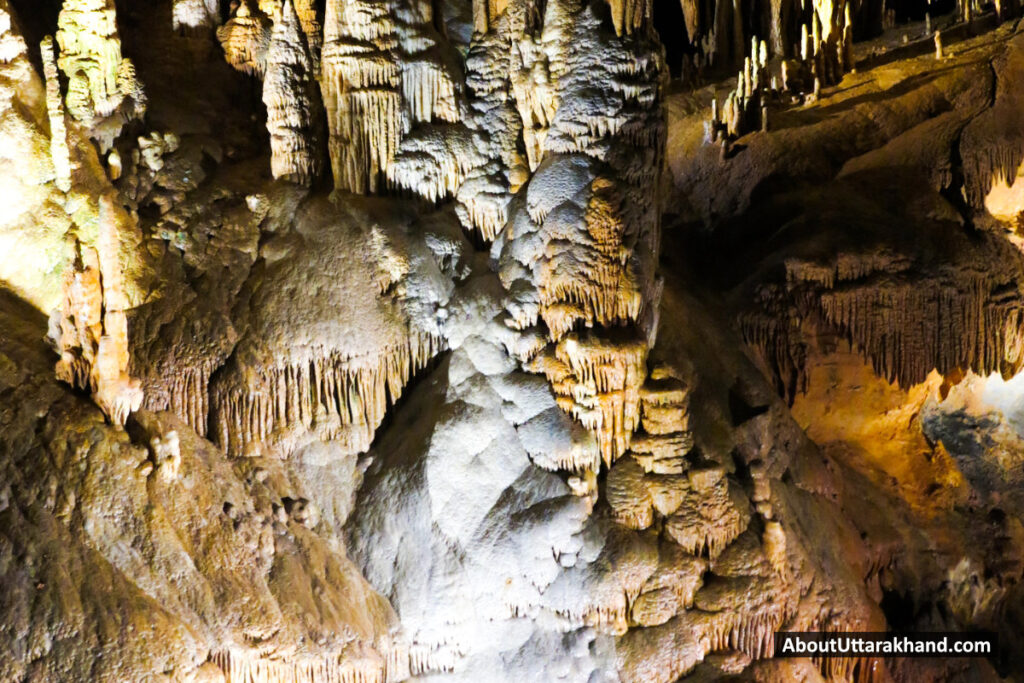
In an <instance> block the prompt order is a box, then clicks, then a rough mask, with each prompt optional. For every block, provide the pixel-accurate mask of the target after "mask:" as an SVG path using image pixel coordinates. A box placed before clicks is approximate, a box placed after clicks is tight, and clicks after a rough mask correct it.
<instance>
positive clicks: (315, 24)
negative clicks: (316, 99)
mask: <svg viewBox="0 0 1024 683" xmlns="http://www.w3.org/2000/svg"><path fill="white" fill-rule="evenodd" d="M316 5H317V3H316V0H295V13H296V14H297V15H298V17H299V24H300V25H301V26H302V35H303V36H305V39H306V47H307V48H308V49H309V57H310V59H311V60H312V65H313V74H314V75H317V76H318V75H319V74H320V54H321V51H322V50H323V41H324V27H323V26H321V25H320V18H319V17H318V16H317V9H316Z"/></svg>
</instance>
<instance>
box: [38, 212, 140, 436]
mask: <svg viewBox="0 0 1024 683" xmlns="http://www.w3.org/2000/svg"><path fill="white" fill-rule="evenodd" d="M119 249H120V247H119V238H118V226H117V222H116V217H115V215H114V208H113V204H112V202H111V200H110V199H109V198H106V197H104V198H102V199H101V200H100V211H99V237H98V239H97V242H96V246H95V247H90V246H86V245H81V244H80V245H79V254H78V257H77V261H76V263H75V264H74V265H73V266H72V267H70V268H68V269H67V271H66V273H65V281H64V303H63V305H62V307H61V319H60V333H59V338H58V339H57V340H56V341H57V346H58V349H59V351H60V356H61V357H60V360H59V361H58V362H57V369H56V372H57V377H58V379H60V380H62V381H64V382H67V383H68V384H71V385H72V386H75V387H78V388H80V389H85V390H88V391H89V392H91V393H92V395H93V400H95V401H96V403H97V405H99V407H100V408H101V409H102V410H103V412H104V413H106V415H107V417H109V418H110V420H111V421H112V422H113V423H114V424H118V425H123V424H124V423H125V421H126V420H127V419H128V415H129V414H130V413H131V412H132V411H135V410H138V409H139V407H140V405H141V404H142V398H143V394H142V389H141V387H140V384H139V381H138V380H136V379H133V378H132V377H130V376H129V375H128V373H127V368H128V364H129V354H128V321H127V318H126V316H125V312H126V310H127V301H126V298H125V295H124V291H123V281H122V274H121V263H120V258H121V257H120V254H119Z"/></svg>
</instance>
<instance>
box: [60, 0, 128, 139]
mask: <svg viewBox="0 0 1024 683" xmlns="http://www.w3.org/2000/svg"><path fill="white" fill-rule="evenodd" d="M57 26H58V29H57V36H56V38H57V43H58V44H59V45H60V57H59V59H58V60H57V65H58V66H59V67H60V70H61V71H62V72H63V73H64V76H65V77H66V78H67V83H68V86H67V94H66V96H65V99H66V102H67V109H68V112H69V113H70V114H71V115H72V116H73V117H75V119H77V120H78V121H80V122H82V123H83V124H85V125H86V126H87V127H88V126H91V125H93V124H94V123H95V122H96V121H97V120H98V119H102V118H105V117H108V116H111V115H112V114H114V113H115V112H117V111H120V112H121V114H122V115H123V116H125V117H128V118H132V117H140V116H141V115H142V113H143V112H144V111H145V105H146V98H145V96H144V94H143V92H142V85H141V83H140V82H139V80H138V78H137V77H136V75H135V67H134V65H133V64H132V62H131V60H129V59H127V58H124V57H122V55H121V39H120V37H119V35H118V32H117V16H116V9H115V7H114V0H67V1H66V2H65V3H64V6H63V8H62V9H61V11H60V15H59V18H58V20H57Z"/></svg>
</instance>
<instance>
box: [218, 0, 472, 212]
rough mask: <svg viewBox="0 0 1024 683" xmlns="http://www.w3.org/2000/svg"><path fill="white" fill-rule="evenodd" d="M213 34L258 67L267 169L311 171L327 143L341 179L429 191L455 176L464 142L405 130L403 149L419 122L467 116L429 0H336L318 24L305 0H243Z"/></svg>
mask: <svg viewBox="0 0 1024 683" xmlns="http://www.w3.org/2000/svg"><path fill="white" fill-rule="evenodd" d="M217 35H218V38H219V40H220V42H221V45H222V47H223V49H224V54H225V57H226V59H227V61H228V62H229V63H230V64H231V65H232V66H234V67H235V68H237V69H239V70H241V71H244V72H246V73H249V74H251V75H254V76H257V77H260V78H263V81H264V83H263V90H264V102H265V103H266V104H267V109H268V122H267V125H268V128H269V130H270V134H271V147H272V150H273V153H274V162H273V163H272V171H273V173H274V177H276V178H287V179H293V180H294V179H299V180H300V181H302V182H307V181H309V180H312V179H315V177H316V174H317V173H319V163H320V159H321V157H323V156H324V152H325V150H324V143H325V142H326V152H327V155H329V158H330V162H331V171H332V174H333V178H334V187H335V189H337V190H344V191H349V192H355V193H359V194H367V193H373V192H378V191H381V190H383V189H385V187H387V186H395V187H401V188H404V189H409V190H412V191H414V192H416V193H417V194H420V195H421V196H424V197H426V198H429V199H431V200H436V199H439V198H441V197H444V196H449V195H452V194H454V193H455V191H456V189H457V188H458V187H459V185H460V184H461V181H462V178H463V177H464V169H465V167H466V165H467V164H468V163H469V160H468V159H467V155H466V154H465V152H466V151H467V149H469V147H468V146H463V147H461V148H460V149H458V150H453V149H452V148H451V144H449V143H448V141H446V140H444V139H437V137H436V136H435V137H434V138H431V137H430V136H429V135H426V136H417V135H412V136H411V137H410V138H409V139H410V143H411V144H410V149H408V150H407V152H406V155H405V158H404V159H402V160H399V159H398V156H399V154H400V151H401V142H402V140H403V138H405V137H406V136H409V135H410V133H415V130H416V128H417V126H418V125H420V124H429V123H440V124H455V123H457V122H459V121H460V120H461V118H462V115H461V111H460V106H461V105H460V101H461V83H460V80H459V79H458V78H456V75H455V72H456V71H457V68H456V66H455V64H456V62H457V60H455V59H454V58H453V57H452V55H451V54H449V48H448V46H447V45H446V44H445V43H444V41H443V40H442V39H441V37H440V35H439V34H438V33H437V31H436V30H435V29H434V26H433V10H432V8H431V6H429V5H425V4H422V3H413V2H389V1H386V0H369V1H361V2H356V3H343V2H340V1H335V0H331V1H330V2H328V3H327V5H326V13H325V16H324V21H323V24H322V25H321V23H320V21H319V18H318V15H317V9H316V6H315V3H313V2H311V0H296V1H295V2H294V4H293V3H292V2H291V1H290V0H286V2H284V3H283V4H282V3H281V2H279V1H275V0H263V1H262V2H260V3H259V4H258V5H255V6H254V5H253V3H252V2H250V1H249V0H246V1H245V2H242V3H241V4H240V5H239V6H238V7H237V9H236V10H235V12H234V16H232V17H231V18H230V19H229V20H228V21H227V22H226V23H225V24H224V25H223V26H221V27H220V28H219V29H218V30H217ZM317 82H318V83H319V88H317V87H316V83H317ZM321 110H323V111H325V112H326V128H327V133H328V134H327V135H326V136H323V135H322V134H321V127H322V123H321V121H322V114H321ZM322 137H326V140H322V139H321V138H322ZM456 137H457V136H456ZM297 169H298V170H299V171H300V172H296V170H297Z"/></svg>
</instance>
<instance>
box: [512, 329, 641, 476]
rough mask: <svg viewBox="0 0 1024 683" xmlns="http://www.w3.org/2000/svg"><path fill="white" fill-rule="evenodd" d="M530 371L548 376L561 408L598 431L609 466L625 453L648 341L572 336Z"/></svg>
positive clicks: (637, 415) (539, 358) (635, 423)
mask: <svg viewBox="0 0 1024 683" xmlns="http://www.w3.org/2000/svg"><path fill="white" fill-rule="evenodd" d="M528 367H529V368H530V369H534V370H536V371H539V372H542V373H544V375H545V376H546V377H547V378H548V381H550V382H551V387H552V389H553V390H554V392H555V396H556V398H557V401H558V404H559V406H561V407H562V409H563V410H565V411H566V412H568V413H570V414H571V415H572V416H573V417H574V418H576V419H577V420H579V421H580V423H581V424H583V426H584V427H586V428H587V429H589V430H591V431H593V432H594V434H595V435H596V436H597V441H598V446H599V448H600V451H601V456H602V458H603V459H604V461H605V464H606V465H610V464H611V463H612V462H613V461H614V460H615V459H616V458H618V457H619V456H620V455H621V454H622V453H624V452H625V451H626V448H627V447H628V445H629V438H630V435H632V433H633V432H634V431H635V430H636V428H637V426H638V425H639V421H640V411H639V405H640V387H641V385H642V384H643V381H644V378H645V376H646V374H647V342H646V339H643V338H637V337H629V336H626V337H620V336H619V335H618V334H615V335H609V334H595V333H588V334H586V335H583V336H580V335H577V334H575V333H573V334H570V335H568V336H566V337H564V338H563V339H561V340H560V341H559V342H558V343H557V344H556V345H555V346H554V348H549V349H547V350H545V351H544V352H542V353H540V354H538V355H537V356H536V357H535V358H533V359H532V361H531V363H530V364H529V365H528Z"/></svg>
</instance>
